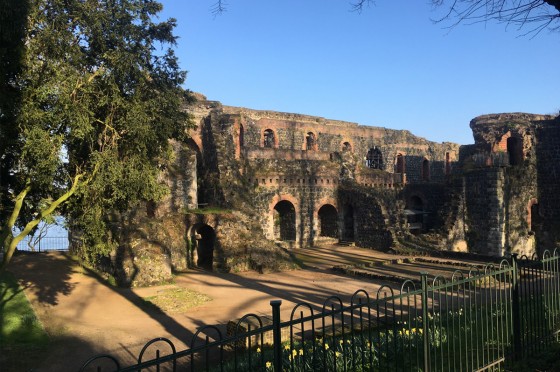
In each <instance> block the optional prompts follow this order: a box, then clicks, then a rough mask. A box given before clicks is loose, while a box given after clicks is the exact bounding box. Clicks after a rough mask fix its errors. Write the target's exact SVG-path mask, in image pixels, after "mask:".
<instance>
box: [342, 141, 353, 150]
mask: <svg viewBox="0 0 560 372" xmlns="http://www.w3.org/2000/svg"><path fill="white" fill-rule="evenodd" d="M342 152H352V145H351V144H350V142H344V143H343V144H342Z"/></svg>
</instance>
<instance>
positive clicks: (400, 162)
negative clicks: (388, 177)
mask: <svg viewBox="0 0 560 372" xmlns="http://www.w3.org/2000/svg"><path fill="white" fill-rule="evenodd" d="M395 173H405V166H404V156H402V154H398V155H397V161H396V165H395Z"/></svg>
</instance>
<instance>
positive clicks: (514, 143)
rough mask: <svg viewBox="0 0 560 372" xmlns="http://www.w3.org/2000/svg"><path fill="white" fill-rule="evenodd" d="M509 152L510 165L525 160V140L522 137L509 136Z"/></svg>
mask: <svg viewBox="0 0 560 372" xmlns="http://www.w3.org/2000/svg"><path fill="white" fill-rule="evenodd" d="M507 152H508V154H509V165H518V164H521V163H522V162H523V142H522V141H521V139H520V138H517V137H509V138H508V139H507Z"/></svg>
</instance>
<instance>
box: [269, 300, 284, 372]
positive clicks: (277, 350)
mask: <svg viewBox="0 0 560 372" xmlns="http://www.w3.org/2000/svg"><path fill="white" fill-rule="evenodd" d="M280 305H282V300H272V301H270V306H272V343H273V347H274V370H275V371H277V372H281V371H282V335H281V329H280Z"/></svg>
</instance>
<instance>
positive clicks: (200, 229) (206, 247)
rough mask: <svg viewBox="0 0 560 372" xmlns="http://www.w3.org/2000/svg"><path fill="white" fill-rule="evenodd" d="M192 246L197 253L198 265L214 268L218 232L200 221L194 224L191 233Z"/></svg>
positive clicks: (204, 267) (208, 268) (207, 268)
mask: <svg viewBox="0 0 560 372" xmlns="http://www.w3.org/2000/svg"><path fill="white" fill-rule="evenodd" d="M190 238H191V246H192V249H193V251H194V253H195V255H196V266H198V267H201V268H203V269H206V270H212V264H213V262H214V244H215V243H216V233H215V232H214V229H213V228H212V227H210V226H208V225H206V224H203V223H200V224H196V225H194V226H193V229H192V233H191V236H190Z"/></svg>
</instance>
